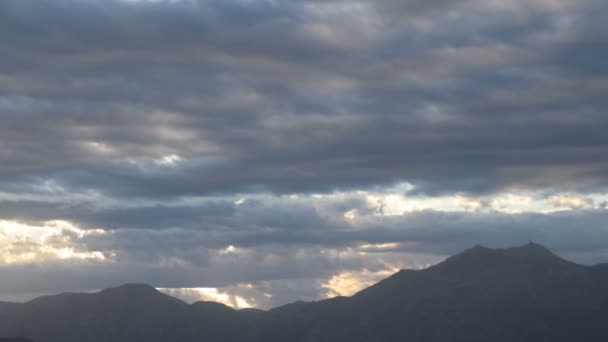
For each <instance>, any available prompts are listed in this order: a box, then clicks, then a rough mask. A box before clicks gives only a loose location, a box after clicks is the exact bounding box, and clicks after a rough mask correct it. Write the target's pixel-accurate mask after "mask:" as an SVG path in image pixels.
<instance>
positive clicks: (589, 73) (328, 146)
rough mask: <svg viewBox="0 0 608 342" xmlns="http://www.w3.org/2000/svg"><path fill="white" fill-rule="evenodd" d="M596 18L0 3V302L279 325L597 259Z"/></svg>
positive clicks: (601, 65)
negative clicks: (438, 266) (414, 281)
mask: <svg viewBox="0 0 608 342" xmlns="http://www.w3.org/2000/svg"><path fill="white" fill-rule="evenodd" d="M607 12H608V7H607V5H605V4H603V3H601V2H599V1H592V0H583V1H576V2H572V1H565V0H564V1H560V0H551V1H549V0H526V1H523V0H509V1H481V0H458V1H418V0H410V1H393V0H379V1H365V0H361V1H349V0H329V1H315V0H308V1H306V0H292V1H282V0H279V1H266V0H256V1H240V0H238V1H237V0H234V1H232V0H230V1H225V0H223V1H215V0H207V1H203V0H178V1H164V0H161V1H145V0H144V1H123V0H103V1H102V0H52V1H35V0H4V1H0V40H1V41H2V46H1V47H0V56H1V57H0V122H1V124H0V146H1V147H2V148H0V272H1V275H2V278H3V279H10V280H9V281H7V282H5V281H3V282H2V285H0V298H4V297H6V298H9V299H10V298H20V299H23V298H27V297H28V296H30V297H31V296H32V295H34V294H40V293H51V292H57V291H63V290H94V289H99V288H102V287H105V286H111V285H117V284H118V283H121V282H126V281H137V282H150V283H153V285H155V286H158V287H160V288H166V289H174V290H167V291H177V292H176V293H179V291H182V292H183V296H184V297H187V298H195V297H196V295H197V293H198V294H201V296H202V297H201V298H208V296H210V295H214V296H216V297H217V298H228V299H227V301H228V302H229V303H230V304H232V305H238V304H236V298H237V297H239V298H240V300H241V304H243V303H248V304H250V305H254V306H260V307H269V306H273V305H278V304H284V303H286V302H287V301H291V300H295V299H317V298H322V297H324V296H327V295H332V294H333V295H335V294H344V293H350V292H352V291H353V288H355V287H357V286H358V287H360V286H365V285H366V284H369V283H370V282H371V281H375V280H377V279H379V278H381V277H382V275H384V274H386V272H388V271H392V270H394V269H398V268H401V267H423V266H424V265H427V264H429V263H433V262H437V261H439V260H441V259H442V258H443V257H445V256H446V255H449V254H450V253H454V252H457V251H459V250H460V249H462V248H466V247H469V246H471V245H474V244H477V243H485V244H488V245H491V246H508V245H512V244H517V243H524V242H527V241H529V240H534V241H538V242H541V243H545V244H547V245H548V246H549V247H552V248H554V249H556V250H557V251H558V252H560V253H562V254H564V255H567V256H570V257H572V258H574V259H576V260H577V261H580V262H586V263H591V262H599V261H606V259H605V256H606V246H608V237H607V236H606V232H607V227H606V225H605V223H604V222H605V216H606V208H607V206H608V205H607V203H608V177H607V175H608V158H606V156H607V155H608V135H607V134H605V132H606V131H608V115H606V113H605V108H606V106H607V105H608V103H606V102H607V100H606V96H604V94H605V93H606V91H607V90H608V69H607V68H606V63H605V60H606V58H607V57H608V55H607V54H606V51H607V50H606V44H608V38H607V36H606V34H605V32H607V31H608V27H607V24H606V21H605V20H604V17H605V14H606V13H607ZM17 232H18V233H17ZM366 246H367V247H366ZM134 278H137V279H134ZM167 279H172V280H171V281H168V280H167ZM354 284H355V285H354ZM356 284H358V285H356ZM196 289H198V290H196ZM201 289H202V290H201ZM197 291H198V292H197ZM222 294H225V295H227V296H228V297H221V296H222ZM205 296H207V297H205ZM218 296H220V297H218ZM243 306H246V305H245V304H243Z"/></svg>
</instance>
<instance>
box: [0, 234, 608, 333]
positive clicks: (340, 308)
mask: <svg viewBox="0 0 608 342" xmlns="http://www.w3.org/2000/svg"><path fill="white" fill-rule="evenodd" d="M3 336H6V337H8V336H24V337H27V338H31V339H33V340H35V341H37V342H76V341H78V342H131V341H137V342H144V341H146V342H161V341H163V342H167V341H170V342H202V341H205V342H237V341H238V342H262V341H263V342H274V341H277V342H278V341H281V342H284V341H290V342H330V341H331V342H346V341H348V342H359V341H361V342H363V341H365V342H396V341H415V342H426V341H428V342H465V341H466V342H476V341H480V342H481V341H484V342H487V341H492V342H503V341H505V342H506V341H509V342H512V341H518V342H528V341H529V342H541V341H550V342H562V341H564V342H566V341H567V342H572V341H585V342H595V341H597V342H600V341H601V342H605V341H608V265H606V264H602V265H596V266H584V265H579V264H576V263H573V262H570V261H567V260H565V259H562V258H561V257H559V256H557V255H555V254H553V253H552V252H551V251H549V250H548V249H546V248H545V247H543V246H541V245H538V244H534V243H530V244H527V245H524V246H519V247H513V248H507V249H490V248H485V247H482V246H476V247H473V248H470V249H468V250H466V251H464V252H462V253H460V254H457V255H455V256H452V257H450V258H448V259H446V260H445V261H443V262H442V263H439V264H437V265H435V266H431V267H429V268H426V269H423V270H402V271H399V272H397V273H396V274H394V275H392V276H391V277H389V278H387V279H385V280H383V281H380V282H379V283H377V284H375V285H373V286H371V287H369V288H366V289H364V290H362V291H360V292H358V293H357V294H355V295H354V296H352V297H337V298H332V299H328V300H322V301H318V302H296V303H292V304H288V305H285V306H282V307H278V308H274V309H271V310H268V311H262V310H254V309H246V310H235V309H232V308H230V307H227V306H225V305H222V304H219V303H214V302H197V303H194V304H187V303H185V302H183V301H181V300H179V299H176V298H173V297H171V296H168V295H166V294H163V293H161V292H159V291H157V290H156V289H155V288H153V287H151V286H148V285H140V284H127V285H123V286H119V287H116V288H110V289H105V290H103V291H101V292H97V293H64V294H60V295H55V296H45V297H40V298H37V299H34V300H32V301H30V302H27V303H22V304H16V303H3V302H0V337H3ZM0 341H2V339H0ZM7 341H8V340H7Z"/></svg>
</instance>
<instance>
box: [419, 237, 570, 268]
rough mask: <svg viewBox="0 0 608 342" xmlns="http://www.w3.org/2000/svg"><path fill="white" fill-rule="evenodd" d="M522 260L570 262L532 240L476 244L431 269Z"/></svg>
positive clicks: (496, 265) (485, 265) (554, 262)
mask: <svg viewBox="0 0 608 342" xmlns="http://www.w3.org/2000/svg"><path fill="white" fill-rule="evenodd" d="M522 262H525V263H532V264H543V265H546V264H556V265H557V264H562V265H565V264H572V263H570V262H568V261H566V260H564V259H562V258H560V257H559V256H557V255H555V254H554V253H553V252H551V251H550V250H549V249H548V248H546V247H544V246H542V245H540V244H538V243H534V242H530V243H527V244H525V245H522V246H517V247H511V248H488V247H484V246H481V245H476V246H474V247H472V248H469V249H467V250H465V251H463V252H462V253H460V254H456V255H454V256H452V257H449V258H447V259H446V260H445V261H444V262H442V263H440V264H438V265H436V266H435V267H431V269H445V268H446V267H449V268H452V267H455V268H457V269H469V270H471V271H477V270H480V269H483V268H485V267H493V266H494V267H505V266H506V265H511V266H513V267H515V268H519V267H520V266H521V265H520V264H521V263H522Z"/></svg>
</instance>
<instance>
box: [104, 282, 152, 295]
mask: <svg viewBox="0 0 608 342" xmlns="http://www.w3.org/2000/svg"><path fill="white" fill-rule="evenodd" d="M101 292H102V293H127V294H128V293H160V292H159V291H158V290H157V289H156V288H154V287H153V286H150V285H148V284H135V283H128V284H124V285H120V286H117V287H110V288H107V289H104V290H102V291H101Z"/></svg>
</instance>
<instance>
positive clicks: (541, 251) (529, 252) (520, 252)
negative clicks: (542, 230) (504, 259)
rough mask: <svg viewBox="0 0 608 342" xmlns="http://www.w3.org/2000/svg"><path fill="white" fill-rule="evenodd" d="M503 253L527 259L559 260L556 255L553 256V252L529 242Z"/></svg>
mask: <svg viewBox="0 0 608 342" xmlns="http://www.w3.org/2000/svg"><path fill="white" fill-rule="evenodd" d="M504 252H505V253H507V254H511V255H515V256H521V257H529V258H539V257H541V258H559V257H558V256H557V255H555V254H553V252H551V251H550V250H549V249H548V248H547V247H545V246H543V245H539V244H538V243H535V242H529V243H527V244H525V245H523V246H517V247H511V248H507V249H504Z"/></svg>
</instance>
